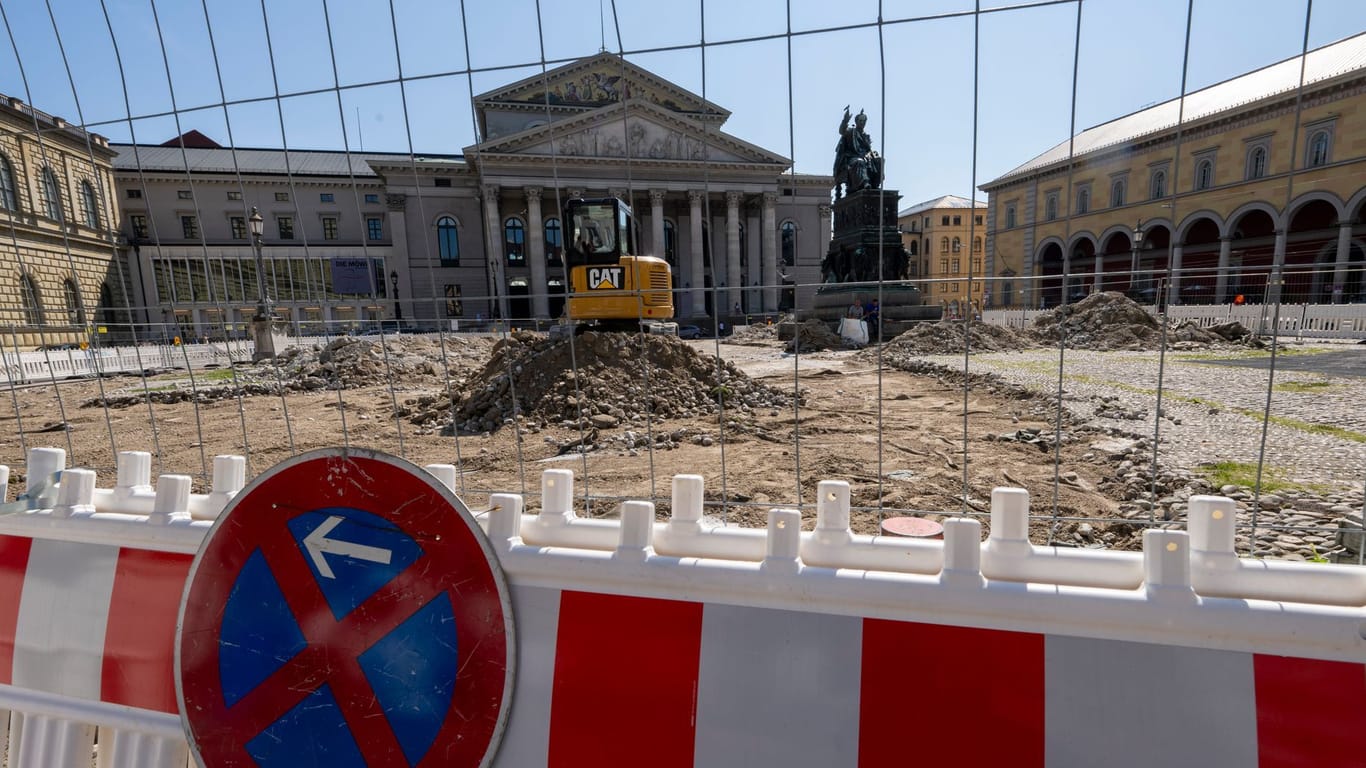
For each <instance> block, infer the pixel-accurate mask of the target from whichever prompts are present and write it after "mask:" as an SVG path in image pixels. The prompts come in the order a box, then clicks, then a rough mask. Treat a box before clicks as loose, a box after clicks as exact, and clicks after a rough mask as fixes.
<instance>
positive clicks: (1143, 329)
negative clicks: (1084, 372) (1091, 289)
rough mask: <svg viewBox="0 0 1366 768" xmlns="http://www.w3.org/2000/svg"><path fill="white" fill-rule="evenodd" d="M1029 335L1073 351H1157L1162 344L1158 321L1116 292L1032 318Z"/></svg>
mask: <svg viewBox="0 0 1366 768" xmlns="http://www.w3.org/2000/svg"><path fill="white" fill-rule="evenodd" d="M1030 332H1031V335H1033V336H1034V338H1036V339H1038V340H1039V341H1040V342H1042V343H1044V344H1052V345H1056V344H1057V343H1058V342H1059V341H1064V343H1065V344H1066V345H1067V346H1068V347H1071V348H1072V349H1098V350H1115V349H1157V347H1158V345H1159V344H1161V342H1162V333H1161V326H1160V325H1159V324H1158V321H1157V318H1155V317H1153V316H1152V315H1150V314H1148V313H1147V312H1146V311H1145V310H1144V309H1143V307H1140V306H1139V305H1138V304H1137V303H1136V302H1134V301H1133V300H1132V299H1130V298H1128V297H1127V296H1125V295H1124V294H1122V293H1118V292H1115V291H1107V292H1105V293H1093V294H1091V295H1090V296H1087V297H1086V298H1085V299H1082V300H1081V301H1079V302H1077V303H1076V304H1068V305H1065V306H1061V307H1058V308H1057V309H1055V310H1053V311H1051V312H1046V313H1044V314H1042V315H1040V316H1039V317H1037V318H1035V320H1034V327H1033V328H1031V329H1030Z"/></svg>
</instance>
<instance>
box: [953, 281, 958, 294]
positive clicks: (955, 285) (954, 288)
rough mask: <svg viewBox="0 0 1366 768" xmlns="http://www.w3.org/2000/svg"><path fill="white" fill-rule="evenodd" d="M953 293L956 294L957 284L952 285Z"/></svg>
mask: <svg viewBox="0 0 1366 768" xmlns="http://www.w3.org/2000/svg"><path fill="white" fill-rule="evenodd" d="M953 292H954V293H958V283H954V284H953Z"/></svg>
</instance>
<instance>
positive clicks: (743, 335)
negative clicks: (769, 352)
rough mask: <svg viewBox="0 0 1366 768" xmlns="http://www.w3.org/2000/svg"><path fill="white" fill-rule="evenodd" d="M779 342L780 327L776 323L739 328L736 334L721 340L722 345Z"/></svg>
mask: <svg viewBox="0 0 1366 768" xmlns="http://www.w3.org/2000/svg"><path fill="white" fill-rule="evenodd" d="M777 340H778V326H777V324H775V323H760V324H757V325H745V326H741V327H739V328H737V329H736V330H735V333H732V334H731V335H729V336H727V337H725V338H723V339H721V343H722V344H764V343H767V342H770V341H777Z"/></svg>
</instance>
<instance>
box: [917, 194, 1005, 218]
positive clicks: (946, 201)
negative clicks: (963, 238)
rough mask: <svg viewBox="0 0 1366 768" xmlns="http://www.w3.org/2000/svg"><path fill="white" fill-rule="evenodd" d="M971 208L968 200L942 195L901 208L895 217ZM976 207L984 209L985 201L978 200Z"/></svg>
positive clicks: (970, 202) (956, 196)
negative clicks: (943, 209) (941, 209)
mask: <svg viewBox="0 0 1366 768" xmlns="http://www.w3.org/2000/svg"><path fill="white" fill-rule="evenodd" d="M971 207H973V206H972V201H970V200H968V199H967V198H966V197H959V196H958V195H943V196H942V197H936V198H934V199H933V200H926V201H925V202H923V203H916V204H915V205H913V206H911V207H910V208H903V209H902V210H900V211H897V213H896V217H897V218H898V219H899V218H901V217H902V216H914V215H915V214H917V213H922V212H924V211H933V210H937V209H939V208H971ZM977 207H978V208H985V207H987V204H986V201H985V200H978V201H977Z"/></svg>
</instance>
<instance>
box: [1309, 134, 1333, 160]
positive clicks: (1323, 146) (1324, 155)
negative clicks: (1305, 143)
mask: <svg viewBox="0 0 1366 768" xmlns="http://www.w3.org/2000/svg"><path fill="white" fill-rule="evenodd" d="M1327 164H1328V131H1317V132H1315V133H1314V135H1313V136H1310V137H1309V157H1308V159H1307V160H1306V161H1305V165H1307V166H1309V167H1310V168H1314V167H1316V166H1320V165H1327Z"/></svg>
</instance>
